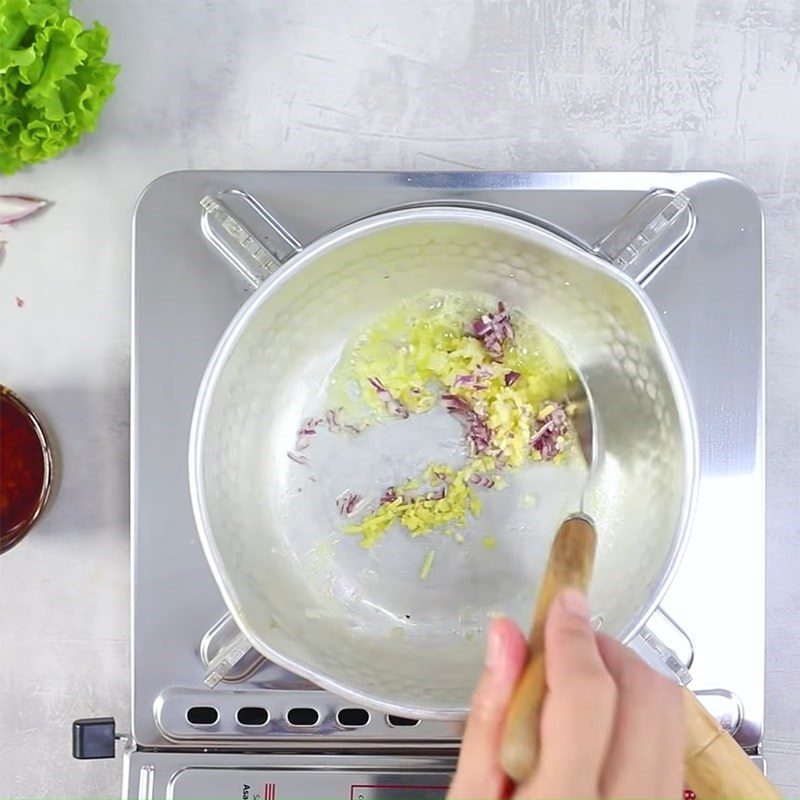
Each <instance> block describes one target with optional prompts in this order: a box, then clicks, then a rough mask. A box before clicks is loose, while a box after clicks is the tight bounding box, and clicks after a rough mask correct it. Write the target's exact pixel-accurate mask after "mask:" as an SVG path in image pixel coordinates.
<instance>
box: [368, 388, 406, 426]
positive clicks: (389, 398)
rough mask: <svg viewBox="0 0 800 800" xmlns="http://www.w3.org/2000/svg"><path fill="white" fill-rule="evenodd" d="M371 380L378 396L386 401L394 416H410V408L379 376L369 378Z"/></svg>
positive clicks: (388, 409) (402, 417)
mask: <svg viewBox="0 0 800 800" xmlns="http://www.w3.org/2000/svg"><path fill="white" fill-rule="evenodd" d="M369 382H370V385H371V386H372V388H373V389H375V391H376V392H377V393H378V398H379V399H380V400H382V401H383V402H384V403H386V410H387V411H388V412H389V413H390V414H391V415H392V416H394V417H400V418H401V419H407V418H408V413H409V412H408V409H407V408H406V407H405V406H404V405H403V404H402V403H401V402H400V401H399V400H398V399H397V398H396V397H395V396H394V395H393V394H392V393H391V392H390V391H389V390H388V389H387V388H386V387H385V386H384V385H383V384H382V383H381V382H380V381H379V380H378V379H377V378H369Z"/></svg>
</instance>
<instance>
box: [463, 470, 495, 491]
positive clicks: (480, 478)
mask: <svg viewBox="0 0 800 800" xmlns="http://www.w3.org/2000/svg"><path fill="white" fill-rule="evenodd" d="M469 482H470V483H471V484H473V486H482V487H483V488H484V489H491V488H492V486H494V481H493V480H492V479H491V478H490V477H488V476H487V475H480V474H479V473H477V472H473V473H472V475H470V476H469Z"/></svg>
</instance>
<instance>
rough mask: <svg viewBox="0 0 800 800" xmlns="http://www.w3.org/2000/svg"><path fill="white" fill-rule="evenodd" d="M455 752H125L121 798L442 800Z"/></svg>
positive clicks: (183, 799) (453, 764) (178, 799)
mask: <svg viewBox="0 0 800 800" xmlns="http://www.w3.org/2000/svg"><path fill="white" fill-rule="evenodd" d="M454 767H455V756H454V754H452V753H451V754H442V755H424V756H423V755H406V754H402V755H375V754H370V755H358V754H343V753H337V754H332V753H319V752H317V753H306V754H303V755H300V754H298V753H286V754H280V753H275V752H273V753H269V754H257V753H246V754H236V753H208V752H207V753H202V754H200V753H194V754H189V753H166V752H159V753H153V752H142V751H132V752H128V753H126V755H125V770H124V785H123V794H122V796H123V798H125V797H127V798H131V799H132V800H133V799H134V798H135V799H136V800H153V799H155V798H158V799H159V800H161V799H162V798H163V799H164V800H167V799H168V800H307V799H308V798H309V797H328V798H337V799H338V798H341V800H412V798H413V800H439V799H440V798H444V797H445V795H446V794H447V788H448V786H449V784H450V778H451V776H452V772H453V769H454Z"/></svg>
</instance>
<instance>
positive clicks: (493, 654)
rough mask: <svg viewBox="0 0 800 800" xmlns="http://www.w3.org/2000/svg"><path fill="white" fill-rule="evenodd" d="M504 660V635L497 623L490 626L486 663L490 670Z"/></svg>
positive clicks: (487, 638)
mask: <svg viewBox="0 0 800 800" xmlns="http://www.w3.org/2000/svg"><path fill="white" fill-rule="evenodd" d="M502 660H503V637H502V636H501V634H500V629H499V628H498V626H497V625H496V624H492V626H491V627H490V628H489V635H488V636H487V637H486V659H485V664H486V668H487V669H488V670H493V669H496V668H497V667H498V666H499V665H500V663H501V662H502Z"/></svg>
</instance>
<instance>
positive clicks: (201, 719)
mask: <svg viewBox="0 0 800 800" xmlns="http://www.w3.org/2000/svg"><path fill="white" fill-rule="evenodd" d="M186 719H187V720H188V722H189V724H190V725H198V726H206V725H216V724H217V722H219V711H217V709H216V708H214V707H213V706H192V707H191V708H190V709H189V710H188V711H187V712H186Z"/></svg>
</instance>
